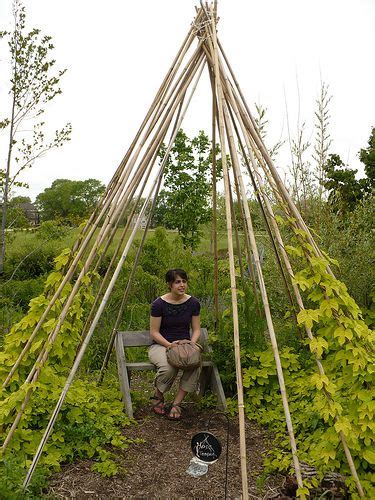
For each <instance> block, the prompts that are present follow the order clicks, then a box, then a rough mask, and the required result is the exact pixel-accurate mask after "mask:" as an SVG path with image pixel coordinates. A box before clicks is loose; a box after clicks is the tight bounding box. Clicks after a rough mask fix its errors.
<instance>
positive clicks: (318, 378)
mask: <svg viewBox="0 0 375 500" xmlns="http://www.w3.org/2000/svg"><path fill="white" fill-rule="evenodd" d="M280 219H281V218H278V222H279V224H280V222H281V221H280ZM282 221H283V220H282ZM283 222H284V223H286V224H287V223H288V222H289V227H292V229H293V237H292V241H291V243H292V244H291V245H288V246H286V250H287V252H288V253H289V254H290V256H291V257H292V258H294V261H295V264H299V266H300V270H299V271H298V272H297V273H296V274H295V277H294V282H295V284H297V285H298V287H299V289H300V290H301V293H302V294H303V296H304V300H305V304H307V305H308V307H307V305H306V306H305V307H306V308H305V309H302V310H301V311H300V312H299V313H298V315H297V320H298V323H299V324H300V325H303V326H305V327H307V328H308V329H311V331H312V339H308V338H306V339H305V340H304V343H305V344H306V345H307V347H308V350H309V351H310V352H311V353H312V354H313V356H308V353H307V352H306V350H300V351H299V352H295V351H293V350H291V349H288V348H284V349H283V350H282V351H281V360H282V365H283V368H284V375H285V379H286V387H287V391H288V396H289V402H290V409H291V415H292V420H293V425H294V428H295V434H296V438H297V446H298V450H299V456H300V460H302V462H305V463H308V464H311V465H314V466H315V467H316V469H317V471H318V477H317V478H315V479H313V480H311V481H310V482H307V483H306V486H307V487H306V488H303V490H304V491H300V492H299V493H300V494H307V493H308V487H312V486H316V485H317V483H318V478H319V477H322V476H323V475H324V473H325V472H327V471H334V470H336V471H340V472H341V473H343V474H345V475H346V476H347V477H348V479H347V484H348V486H349V488H350V491H351V493H352V495H353V498H355V497H356V495H357V493H356V488H355V483H354V479H353V478H352V477H351V476H350V469H349V466H348V464H347V461H346V457H345V454H344V451H343V448H342V446H341V442H340V433H341V432H342V433H343V435H344V436H345V439H346V442H347V444H348V446H349V449H350V451H351V454H352V456H353V459H354V463H355V466H356V469H357V471H358V474H359V476H360V480H361V483H362V486H363V487H364V489H365V491H366V494H367V495H368V496H369V497H372V496H374V495H375V490H374V488H373V484H374V475H373V473H372V472H371V470H370V469H371V466H373V465H374V464H375V453H374V451H373V449H374V443H373V441H374V430H375V425H374V420H373V416H374V412H375V401H374V398H373V389H372V388H373V383H374V374H375V356H374V351H373V347H372V346H373V341H374V339H375V336H374V332H373V331H371V330H370V329H369V328H368V326H367V324H366V323H365V321H364V320H363V318H362V313H361V311H360V309H359V307H358V306H357V304H356V303H355V301H354V300H353V299H352V298H351V297H350V295H349V293H348V291H347V288H346V286H345V284H343V283H342V282H340V281H339V280H338V279H336V278H335V276H334V275H333V273H332V272H331V270H330V267H329V266H331V265H336V266H337V265H338V263H337V262H336V261H334V260H333V259H331V258H330V257H329V256H328V255H327V254H322V256H319V257H317V256H316V254H315V252H314V248H313V247H312V245H311V244H310V242H309V241H308V236H307V234H306V233H305V232H304V231H302V230H301V229H299V228H297V227H296V225H295V224H294V222H295V221H294V220H293V219H291V218H290V219H289V220H288V221H287V222H285V221H283ZM314 358H317V359H318V361H320V363H321V364H322V366H323V369H324V374H320V373H319V372H318V370H317V367H316V363H315V361H314ZM244 386H245V387H246V388H248V391H247V406H246V409H247V414H248V416H249V417H250V418H255V419H256V420H258V421H259V422H261V423H262V424H267V425H269V426H270V427H271V428H272V429H273V431H274V432H275V434H276V446H275V450H274V451H273V452H272V454H271V455H270V456H269V457H268V458H267V459H266V462H265V463H266V465H267V467H268V468H269V469H272V470H286V469H289V468H290V466H291V459H290V451H289V443H288V437H287V434H286V429H285V419H284V415H283V411H282V405H281V396H280V397H279V396H278V395H277V394H278V383H277V377H276V368H275V364H274V360H273V354H272V351H271V350H270V349H268V350H266V351H259V352H255V353H253V354H252V355H250V356H249V365H248V367H247V368H246V369H245V370H244Z"/></svg>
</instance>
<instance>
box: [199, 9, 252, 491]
mask: <svg viewBox="0 0 375 500" xmlns="http://www.w3.org/2000/svg"><path fill="white" fill-rule="evenodd" d="M211 12H212V11H211ZM210 31H211V34H212V42H213V60H214V62H215V65H214V76H215V86H216V87H215V88H216V95H217V99H218V102H217V107H218V129H219V136H220V144H221V155H222V164H223V176H224V188H225V209H226V218H227V232H228V253H229V270H230V281H231V295H232V314H233V337H234V352H235V360H236V379H237V392H238V395H237V397H238V416H239V430H240V459H241V480H242V495H243V498H244V500H247V499H248V498H249V495H248V481H247V468H246V432H245V412H244V400H243V386H242V370H241V354H240V342H239V324H238V309H237V288H236V276H235V268H234V253H233V241H232V221H231V208H230V201H229V173H228V166H227V159H226V147H225V128H224V116H223V97H222V89H221V82H220V74H219V61H218V50H217V41H216V25H215V22H214V19H213V18H212V20H211V28H210ZM208 34H209V33H208Z"/></svg>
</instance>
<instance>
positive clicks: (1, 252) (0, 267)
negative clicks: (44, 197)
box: [0, 89, 16, 275]
mask: <svg viewBox="0 0 375 500" xmlns="http://www.w3.org/2000/svg"><path fill="white" fill-rule="evenodd" d="M15 105H16V93H15V89H13V102H12V117H11V120H10V132H9V149H8V158H7V168H6V172H5V183H4V193H3V205H2V213H1V235H0V241H1V246H0V275H1V274H3V272H4V260H5V227H6V220H7V210H8V197H9V184H10V182H9V181H10V160H11V157H12V150H13V131H14V109H15Z"/></svg>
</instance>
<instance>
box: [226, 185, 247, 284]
mask: <svg viewBox="0 0 375 500" xmlns="http://www.w3.org/2000/svg"><path fill="white" fill-rule="evenodd" d="M228 181H229V201H230V208H231V212H232V221H233V224H232V226H233V228H234V237H235V240H236V250H237V258H238V266H239V268H240V276H241V283H242V287H244V285H245V273H244V270H243V263H242V252H241V245H240V237H239V234H238V224H237V218H236V212H235V210H234V203H233V194H232V186H231V181H230V176H229V178H228ZM238 204H239V201H238Z"/></svg>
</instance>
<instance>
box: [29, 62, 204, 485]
mask: <svg viewBox="0 0 375 500" xmlns="http://www.w3.org/2000/svg"><path fill="white" fill-rule="evenodd" d="M204 63H205V61H203V64H202V66H201V69H200V72H199V73H198V77H197V80H196V83H195V85H194V87H193V89H192V92H191V95H190V97H189V99H188V102H187V104H186V107H185V109H184V111H183V112H182V115H181V117H180V123H182V120H183V118H184V116H185V113H186V110H187V109H188V106H189V104H190V101H191V98H192V96H193V94H194V91H195V89H196V87H197V84H198V82H199V79H200V77H201V75H202V72H203V68H204ZM177 132H178V127H175V131H174V133H173V135H172V138H171V141H170V144H169V146H168V150H167V152H166V155H165V157H164V159H163V162H162V164H161V166H160V167H159V172H158V175H157V177H156V179H155V181H154V183H153V186H152V188H151V190H150V195H149V197H148V198H147V199H146V201H145V203H144V205H143V207H142V210H141V212H140V214H139V217H138V219H137V222H136V224H135V226H134V229H133V231H132V234H131V235H130V238H129V240H128V242H127V244H126V247H125V249H124V251H123V253H122V255H121V258H120V260H119V262H118V264H117V267H116V270H115V272H114V274H113V277H112V279H111V281H110V283H109V285H108V288H107V290H106V292H105V295H104V297H103V300H102V302H101V304H100V306H99V309H98V311H97V313H96V315H95V318H94V320H93V322H92V325H91V327H90V330H89V331H88V333H87V335H86V337H85V339H84V341H83V343H82V345H81V348H80V350H79V352H78V354H77V357H76V359H75V361H74V364H73V367H72V370H71V372H70V374H69V377H68V379H67V381H66V384H65V387H64V389H63V391H62V392H61V395H60V398H59V401H58V403H57V405H56V407H55V410H54V412H53V414H52V417H51V419H50V421H49V423H48V425H47V429H46V430H45V433H44V435H43V437H42V440H41V442H40V444H39V447H38V450H37V452H36V454H35V456H34V459H33V462H32V464H31V466H30V469H29V471H28V473H27V476H26V479H25V481H24V484H23V488H26V487H27V486H28V484H29V482H30V480H31V477H32V475H33V472H34V470H35V467H36V465H37V463H38V461H39V458H40V455H41V453H42V451H43V448H44V445H45V443H46V441H47V439H48V437H49V435H50V433H51V432H52V429H53V426H54V423H55V421H56V418H57V416H58V414H59V411H60V409H61V406H62V404H63V402H64V400H65V397H66V394H67V392H68V390H69V388H70V385H71V384H72V382H73V379H74V376H75V374H76V372H77V370H78V367H79V365H80V362H81V360H82V358H83V355H84V353H85V350H86V348H87V346H88V343H89V341H90V339H91V337H92V335H93V333H94V330H95V328H96V325H97V323H98V321H99V319H100V317H101V314H102V312H103V310H104V308H105V305H106V303H107V302H108V299H109V296H110V294H111V292H112V290H113V287H114V285H115V283H116V281H117V278H118V276H119V274H120V271H121V268H122V266H123V263H124V262H125V258H126V256H127V254H128V251H129V249H130V246H131V244H132V242H133V240H134V237H135V234H136V231H137V229H138V227H139V225H140V221H141V219H142V217H143V214H144V213H145V210H146V207H147V205H148V203H149V200H150V198H151V196H152V193H154V197H155V199H156V190H157V189H158V186H160V183H161V178H162V175H163V171H164V167H165V165H166V162H167V159H168V156H169V154H170V150H171V148H172V146H173V142H174V139H175V136H176V135H177Z"/></svg>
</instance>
